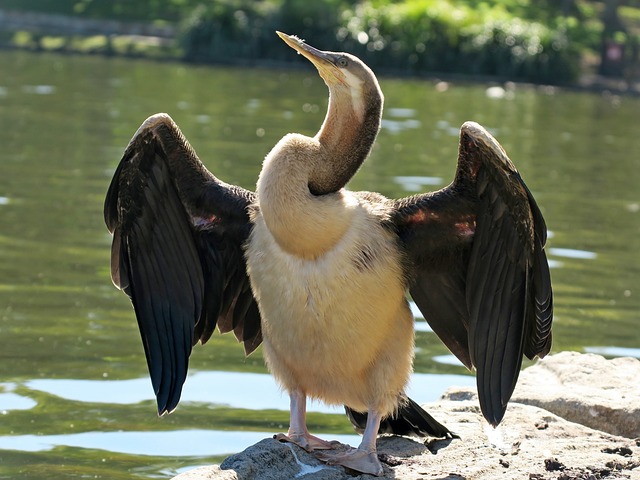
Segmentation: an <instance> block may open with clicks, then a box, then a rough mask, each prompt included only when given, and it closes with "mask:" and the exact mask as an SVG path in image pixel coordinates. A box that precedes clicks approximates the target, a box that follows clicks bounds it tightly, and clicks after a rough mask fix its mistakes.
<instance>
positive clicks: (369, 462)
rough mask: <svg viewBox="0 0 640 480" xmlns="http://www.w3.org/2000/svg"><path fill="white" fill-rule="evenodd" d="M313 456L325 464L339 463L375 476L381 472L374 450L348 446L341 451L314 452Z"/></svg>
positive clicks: (380, 465)
mask: <svg viewBox="0 0 640 480" xmlns="http://www.w3.org/2000/svg"><path fill="white" fill-rule="evenodd" d="M315 456H316V458H318V459H319V460H321V461H323V462H325V463H326V464H327V465H341V466H343V467H347V468H350V469H351V470H355V471H357V472H361V473H368V474H369V475H375V476H377V477H379V476H381V475H382V474H383V469H382V464H381V463H380V460H378V455H377V454H376V452H368V451H366V450H361V449H359V448H350V449H349V450H347V451H343V452H315Z"/></svg>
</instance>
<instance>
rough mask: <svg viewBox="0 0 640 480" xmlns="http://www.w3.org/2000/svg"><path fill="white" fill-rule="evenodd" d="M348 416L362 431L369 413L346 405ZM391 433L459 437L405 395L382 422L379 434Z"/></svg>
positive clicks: (356, 427) (357, 429) (359, 430)
mask: <svg viewBox="0 0 640 480" xmlns="http://www.w3.org/2000/svg"><path fill="white" fill-rule="evenodd" d="M344 409H345V412H346V413H347V417H349V420H350V421H351V423H352V424H353V426H354V428H355V429H356V431H358V432H360V433H362V432H363V431H364V428H365V426H366V424H367V414H366V412H365V413H362V412H356V411H354V410H351V409H350V408H349V407H347V406H345V407H344ZM381 433H391V434H394V435H405V436H414V437H436V438H458V436H457V435H456V434H455V433H452V432H450V431H449V429H448V428H447V427H445V426H444V425H442V424H441V423H440V422H438V421H437V420H436V419H435V418H433V417H432V416H431V415H429V414H428V413H427V412H426V411H425V410H424V409H423V408H422V407H421V406H420V405H418V404H417V403H416V402H414V401H413V400H411V399H410V398H409V397H404V398H403V399H402V400H401V401H400V405H399V406H398V411H397V412H396V413H394V414H393V415H389V416H388V417H385V418H383V419H382V421H381V422H380V429H379V430H378V434H381Z"/></svg>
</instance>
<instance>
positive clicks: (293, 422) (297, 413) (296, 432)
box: [274, 390, 339, 452]
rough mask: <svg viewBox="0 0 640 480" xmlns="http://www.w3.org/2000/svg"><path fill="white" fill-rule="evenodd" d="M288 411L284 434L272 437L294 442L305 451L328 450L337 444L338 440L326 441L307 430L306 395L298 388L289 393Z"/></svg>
mask: <svg viewBox="0 0 640 480" xmlns="http://www.w3.org/2000/svg"><path fill="white" fill-rule="evenodd" d="M289 399H290V402H291V403H290V405H291V407H290V413H291V417H290V420H289V431H288V432H287V434H286V435H284V434H283V433H279V434H277V435H276V436H275V437H274V438H275V439H276V440H279V441H281V442H291V443H295V444H296V445H298V446H299V447H301V448H304V449H305V450H306V451H307V452H311V451H313V450H329V449H332V448H334V447H335V446H336V444H339V443H338V442H335V443H334V442H327V441H326V440H322V439H321V438H318V437H316V436H314V435H311V434H310V433H309V430H307V421H306V417H307V396H306V395H305V394H304V393H303V392H300V391H298V390H296V391H293V392H290V393H289Z"/></svg>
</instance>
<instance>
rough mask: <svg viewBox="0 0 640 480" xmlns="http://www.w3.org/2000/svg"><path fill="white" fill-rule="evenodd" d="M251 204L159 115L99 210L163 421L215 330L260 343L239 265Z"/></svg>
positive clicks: (137, 138)
mask: <svg viewBox="0 0 640 480" xmlns="http://www.w3.org/2000/svg"><path fill="white" fill-rule="evenodd" d="M253 201H254V194H253V193H252V192H249V191H247V190H244V189H242V188H239V187H236V186H232V185H227V184H225V183H224V182H222V181H220V180H219V179H217V178H216V177H215V176H214V175H213V174H211V173H210V172H209V171H208V170H207V169H206V168H205V167H204V165H203V164H202V163H201V162H200V160H199V159H198V157H197V156H196V154H195V152H194V151H193V149H192V148H191V146H190V145H189V144H188V142H187V141H186V139H185V138H184V136H183V135H182V133H181V132H180V130H179V129H178V127H177V125H176V124H175V123H174V122H173V120H172V119H171V118H170V117H169V116H168V115H165V114H158V115H154V116H152V117H150V118H149V119H147V120H146V121H145V122H144V123H143V124H142V126H141V127H140V128H139V129H138V131H137V132H136V134H135V135H134V137H133V139H132V140H131V142H130V143H129V146H128V147H127V149H126V151H125V153H124V155H123V157H122V160H121V161H120V164H119V165H118V167H117V169H116V172H115V174H114V177H113V180H112V182H111V185H110V186H109V190H108V192H107V196H106V199H105V205H104V218H105V223H106V224H107V227H108V228H109V231H110V232H112V233H113V244H112V251H111V276H112V279H113V282H114V284H115V285H116V286H117V287H118V288H120V289H122V290H123V291H124V292H125V293H126V294H127V295H128V296H129V297H130V298H131V301H132V303H133V306H134V309H135V314H136V317H137V320H138V326H139V328H140V334H141V336H142V341H143V345H144V351H145V354H146V357H147V364H148V367H149V373H150V375H151V381H152V384H153V388H154V391H155V393H156V398H157V403H158V412H159V413H160V414H162V413H165V412H170V411H172V410H173V409H174V408H175V407H176V405H177V404H178V401H179V399H180V394H181V391H182V385H183V383H184V381H185V379H186V374H187V367H188V361H189V355H190V353H191V348H192V345H194V344H195V343H196V342H198V341H201V342H202V343H204V342H206V341H207V340H208V339H209V337H210V336H211V334H212V333H213V330H214V329H215V327H216V325H217V326H218V328H219V329H220V330H221V331H222V332H226V331H231V330H233V331H234V333H235V334H236V337H237V338H238V340H240V341H242V342H243V343H244V347H245V352H246V353H247V354H248V353H251V351H253V350H254V349H255V348H256V347H257V346H258V345H259V344H260V342H261V340H262V334H261V329H260V314H259V312H258V308H257V305H256V302H255V299H254V298H253V295H252V292H251V289H250V285H249V281H248V277H247V272H246V264H245V261H244V256H243V244H244V242H245V241H246V239H247V236H248V234H249V232H250V229H251V224H250V222H249V208H250V205H251V204H252V203H253Z"/></svg>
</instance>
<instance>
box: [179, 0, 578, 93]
mask: <svg viewBox="0 0 640 480" xmlns="http://www.w3.org/2000/svg"><path fill="white" fill-rule="evenodd" d="M470 3H471V2H469V3H466V2H454V1H453V0H450V1H446V0H445V1H443V0H410V1H409V0H407V1H397V2H384V1H380V0H377V1H376V0H369V1H361V2H349V1H341V0H326V1H323V2H311V1H308V0H281V1H279V2H277V1H275V0H273V1H262V2H251V1H247V0H222V1H217V2H213V3H212V4H210V5H208V6H207V5H204V4H203V5H201V6H199V7H198V8H197V9H196V10H195V11H194V12H193V14H192V15H191V16H190V17H189V19H188V20H187V21H186V22H185V23H184V24H183V28H182V35H181V44H182V46H183V48H184V53H185V57H186V58H187V59H188V60H192V61H201V62H235V61H237V60H238V59H242V60H244V61H247V62H251V61H257V60H261V61H263V60H265V59H271V60H277V61H281V60H286V59H287V57H288V58H294V57H291V55H290V53H289V52H288V51H286V49H283V48H282V45H281V44H280V42H279V40H278V38H277V37H276V36H275V35H274V34H273V31H274V30H282V31H285V32H287V33H295V34H297V35H299V36H300V37H303V38H306V39H308V40H309V41H310V42H311V43H312V44H314V45H317V46H319V47H321V48H323V49H326V50H341V51H349V52H352V53H354V54H356V55H358V56H359V57H360V58H362V59H363V60H365V61H366V62H367V63H368V64H369V65H370V66H371V67H372V68H375V69H377V70H392V71H396V72H398V71H400V72H405V73H410V74H425V73H429V72H442V73H461V74H475V75H492V76H495V75H497V76H503V77H509V78H517V79H523V80H529V81H536V82H553V83H563V82H570V81H573V80H574V79H575V78H576V76H577V74H578V72H579V59H580V55H579V47H580V45H579V44H578V43H576V42H570V41H569V38H570V36H571V35H572V34H577V35H578V36H580V37H582V38H589V34H588V33H585V32H584V31H580V32H578V30H583V24H582V23H580V22H577V21H574V22H571V21H569V20H568V18H567V17H562V16H559V17H558V18H556V17H554V18H553V21H551V20H547V23H546V24H543V23H541V22H540V21H536V20H533V19H528V18H518V17H514V16H513V14H512V13H511V12H510V11H508V9H506V8H505V7H504V5H503V4H504V3H505V2H497V1H495V2H493V5H492V4H490V3H488V2H487V3H480V4H476V5H475V7H473V8H472V7H471V6H470ZM512 3H516V2H512ZM520 3H522V2H520ZM522 13H523V16H524V13H526V12H524V11H523V12H522ZM549 15H550V13H549V11H548V10H546V11H545V12H544V16H545V17H547V16H549Z"/></svg>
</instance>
